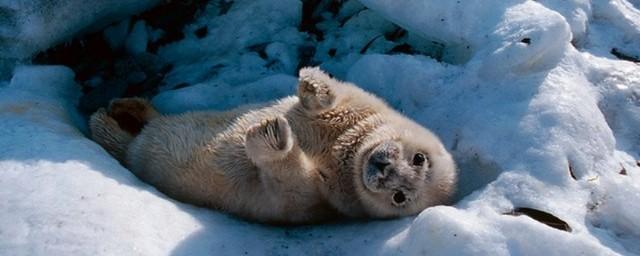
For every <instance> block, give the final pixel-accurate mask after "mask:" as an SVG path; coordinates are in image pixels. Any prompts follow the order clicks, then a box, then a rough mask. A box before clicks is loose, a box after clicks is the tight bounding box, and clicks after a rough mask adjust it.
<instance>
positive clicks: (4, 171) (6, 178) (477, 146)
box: [0, 0, 640, 255]
mask: <svg viewBox="0 0 640 256" xmlns="http://www.w3.org/2000/svg"><path fill="white" fill-rule="evenodd" d="M0 1H2V0H0ZM319 2H320V5H330V4H331V3H332V2H333V1H319ZM330 2H331V3H330ZM0 3H2V2H0ZM220 3H224V4H220ZM80 6H82V5H80ZM364 6H366V7H368V8H370V9H367V8H365V7H364ZM303 9H304V8H303V5H302V3H301V2H299V1H294V0H291V1H289V0H287V1H268V0H246V1H243V0H237V1H219V2H218V3H217V4H209V5H208V6H207V8H206V9H205V11H204V12H203V13H202V14H201V16H200V17H198V18H197V19H196V20H195V21H194V23H193V24H191V25H189V26H188V27H187V28H186V29H185V38H184V39H183V40H180V41H178V42H175V43H173V44H170V45H167V46H165V47H163V48H160V49H159V55H160V56H161V58H162V60H163V61H166V62H167V63H171V64H172V65H173V66H174V69H173V70H172V71H171V72H170V73H169V74H168V75H167V76H166V79H165V82H166V84H167V85H166V87H165V88H161V89H160V93H159V94H158V95H157V96H155V97H154V98H153V103H154V104H155V105H156V106H158V108H159V109H160V110H161V111H163V112H165V113H180V112H185V111H190V110H202V109H228V108H232V107H234V106H237V105H241V104H247V103H256V102H261V101H266V100H271V99H275V98H278V97H281V96H284V95H288V94H292V93H294V91H295V83H296V79H295V77H293V76H292V75H293V74H295V70H296V68H297V67H298V66H299V65H301V63H302V64H305V65H306V64H318V65H320V66H321V67H322V68H324V69H326V70H329V71H330V72H331V73H332V74H334V75H336V76H337V77H339V78H341V79H345V80H348V81H351V82H354V83H356V84H358V85H360V86H361V87H363V88H365V89H366V90H368V91H371V92H373V93H375V94H376V95H379V96H380V97H382V98H384V99H385V100H386V101H387V102H389V104H390V105H392V106H393V107H394V108H396V109H398V110H399V111H401V112H403V113H404V114H406V115H407V116H409V117H411V118H413V119H414V120H416V121H417V122H419V123H421V124H423V125H425V126H426V127H429V128H430V129H432V130H433V131H434V132H435V133H436V134H437V135H438V136H440V137H441V139H442V141H443V143H444V144H445V146H446V147H447V148H448V149H449V150H450V152H451V153H452V154H453V155H454V157H455V159H456V161H457V163H458V165H459V169H460V186H459V193H458V196H457V199H458V201H457V202H456V203H455V204H454V205H452V206H437V207H432V208H429V209H426V210H425V211H423V212H422V213H421V214H419V215H418V216H414V217H408V218H403V219H396V220H386V221H366V222H347V223H332V224H326V225H316V226H306V227H271V226H264V225H259V224H254V223H247V222H245V221H242V220H239V219H237V218H235V217H232V216H227V215H225V214H223V213H221V212H218V211H212V210H207V209H199V208H195V207H192V206H189V205H185V204H182V203H179V202H176V201H173V200H171V199H169V198H167V197H165V196H164V195H162V194H160V193H158V192H157V191H156V190H155V189H153V188H152V187H150V186H148V185H146V184H144V183H142V182H141V181H139V180H137V179H136V178H135V177H134V176H133V175H132V174H131V173H130V172H128V171H127V170H126V169H124V168H123V167H121V166H120V165H119V164H118V163H117V161H115V160H114V159H113V158H111V157H110V156H109V155H108V154H107V153H106V152H105V151H104V150H102V149H101V148H100V147H99V146H98V145H96V144H95V143H93V142H92V141H90V140H88V139H87V138H86V137H85V135H84V134H83V131H85V130H86V129H85V128H84V122H83V120H82V118H81V117H80V115H79V114H78V113H77V110H76V109H75V107H74V106H75V105H76V104H77V99H78V98H77V97H78V95H79V92H78V90H79V89H78V88H76V86H75V84H74V82H73V73H72V72H71V71H70V70H69V69H67V68H64V67H23V68H19V69H17V70H16V72H15V74H14V76H13V79H12V80H11V81H6V82H2V81H0V120H1V122H0V199H2V200H0V254H3V255H4V254H17V255H34V254H35V255H39V254H47V255H48V254H99V255H100V254H104V255H112V254H139V255H158V254H159V255H164V254H173V255H194V254H222V255H243V254H250V255H254V254H259V255H262V254H284V255H298V254H320V255H325V254H338V255H341V254H354V253H356V252H357V254H384V255H415V254H418V255H420V254H434V255H443V254H444V255H449V254H452V255H540V254H544V255H585V254H597V255H631V254H640V247H639V246H638V242H639V241H640V233H639V232H638V230H640V224H639V223H640V215H638V214H637V212H638V211H640V186H639V185H638V184H640V166H638V165H639V163H638V162H637V159H640V131H638V129H636V127H639V126H640V66H638V65H637V64H636V63H633V62H630V61H623V60H620V59H621V58H622V59H631V60H633V57H634V56H640V48H638V47H640V46H638V45H640V44H637V42H639V41H640V36H639V35H640V26H638V22H640V18H638V14H639V13H640V12H639V11H638V1H626V0H610V1H586V0H568V1H545V0H542V1H523V0H519V1H518V0H507V1H493V0H490V1H473V0H466V1H465V0H460V1H446V2H443V1H432V0H426V1H418V0H409V1H402V2H401V3H400V2H398V1H391V0H361V1H360V2H357V1H355V0H348V1H342V4H341V6H340V8H338V9H337V10H336V11H335V12H322V13H314V14H313V15H314V17H315V18H317V19H318V20H319V22H317V24H315V28H314V29H315V30H317V31H316V32H314V33H315V35H313V36H311V35H309V33H303V32H300V31H299V30H298V25H299V24H300V23H301V22H303V21H302V20H301V18H300V17H301V12H303V11H304V10H303ZM139 24H140V25H138V24H136V27H138V26H139V28H138V29H137V32H136V33H131V34H129V36H128V37H127V36H126V35H127V33H122V31H120V30H122V29H120V30H119V29H118V27H119V26H120V25H115V26H114V27H112V28H111V29H110V30H108V31H105V32H104V34H105V36H106V37H108V38H111V39H113V40H112V41H113V42H110V44H113V45H112V46H114V47H121V46H125V48H127V47H128V50H129V51H131V52H133V53H135V52H137V51H144V49H143V48H142V47H141V46H143V45H144V43H139V42H143V41H144V42H146V41H147V40H149V37H151V34H152V33H150V32H149V31H150V30H149V28H148V27H146V26H145V24H144V23H139ZM398 25H399V26H401V27H402V28H403V29H406V31H407V32H406V33H404V32H403V31H402V29H399V28H398V27H397V26H398ZM119 31H120V32H119ZM196 31H198V32H196ZM145 37H146V39H145ZM140 38H142V39H144V40H141V39H140ZM126 45H130V46H126ZM614 49H615V50H614ZM402 53H410V54H402ZM431 53H433V55H434V56H440V57H441V59H440V60H441V61H438V59H439V58H431V57H433V56H431V55H429V54H431ZM424 55H429V56H431V57H427V56H424ZM625 56H626V57H625ZM517 208H530V209H536V210H539V211H543V212H545V213H548V214H550V215H553V216H554V217H555V218H558V219H560V220H562V221H564V222H566V224H567V225H568V226H569V227H570V229H568V230H561V229H556V228H552V227H550V226H548V225H544V224H543V223H541V222H543V221H544V220H543V219H541V218H540V217H536V216H532V217H528V216H524V215H520V216H514V214H513V212H514V209H517Z"/></svg>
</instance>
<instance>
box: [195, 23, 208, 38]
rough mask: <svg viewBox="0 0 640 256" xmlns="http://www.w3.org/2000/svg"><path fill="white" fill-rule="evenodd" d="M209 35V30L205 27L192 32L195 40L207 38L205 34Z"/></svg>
mask: <svg viewBox="0 0 640 256" xmlns="http://www.w3.org/2000/svg"><path fill="white" fill-rule="evenodd" d="M208 33H209V28H207V26H204V27H201V28H199V29H196V31H193V34H195V35H196V37H197V38H199V39H202V38H204V37H205V36H207V34H208Z"/></svg>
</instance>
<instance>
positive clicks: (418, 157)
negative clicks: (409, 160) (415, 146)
mask: <svg viewBox="0 0 640 256" xmlns="http://www.w3.org/2000/svg"><path fill="white" fill-rule="evenodd" d="M425 160H427V157H425V156H424V154H422V153H416V154H415V155H414V156H413V165H415V166H422V165H423V164H424V161H425Z"/></svg>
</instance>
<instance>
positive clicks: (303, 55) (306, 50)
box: [296, 45, 316, 70]
mask: <svg viewBox="0 0 640 256" xmlns="http://www.w3.org/2000/svg"><path fill="white" fill-rule="evenodd" d="M315 54H316V47H315V46H313V45H303V46H300V47H298V56H299V60H298V66H297V69H296V70H300V69H301V68H303V67H307V66H314V64H316V62H315V61H314V60H313V55H315Z"/></svg>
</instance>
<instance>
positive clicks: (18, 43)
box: [0, 0, 160, 78]
mask: <svg viewBox="0 0 640 256" xmlns="http://www.w3.org/2000/svg"><path fill="white" fill-rule="evenodd" d="M158 3H160V0H98V1H84V0H71V1H68V0H67V1H57V0H30V1H15V0H0V78H3V77H4V76H6V74H10V72H11V69H12V67H13V66H14V64H15V63H16V62H19V61H20V60H24V59H28V58H30V57H31V56H33V55H34V54H36V53H38V52H40V51H42V50H46V49H47V48H49V47H51V46H54V45H56V44H58V43H61V42H64V41H66V40H69V39H70V38H72V37H73V36H74V35H76V34H78V33H83V32H89V31H94V30H96V29H99V28H101V27H103V26H106V25H109V23H111V22H113V21H117V20H120V19H122V18H125V17H127V16H129V15H132V14H136V13H139V12H141V11H144V10H146V9H148V8H151V7H153V6H154V5H156V4H158ZM3 66H5V67H3Z"/></svg>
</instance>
